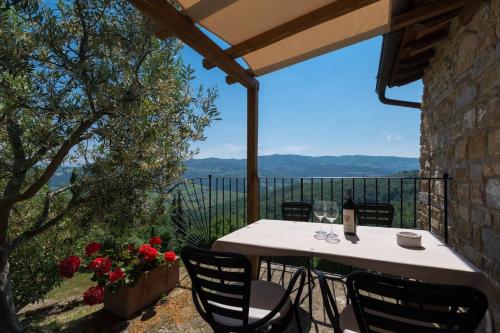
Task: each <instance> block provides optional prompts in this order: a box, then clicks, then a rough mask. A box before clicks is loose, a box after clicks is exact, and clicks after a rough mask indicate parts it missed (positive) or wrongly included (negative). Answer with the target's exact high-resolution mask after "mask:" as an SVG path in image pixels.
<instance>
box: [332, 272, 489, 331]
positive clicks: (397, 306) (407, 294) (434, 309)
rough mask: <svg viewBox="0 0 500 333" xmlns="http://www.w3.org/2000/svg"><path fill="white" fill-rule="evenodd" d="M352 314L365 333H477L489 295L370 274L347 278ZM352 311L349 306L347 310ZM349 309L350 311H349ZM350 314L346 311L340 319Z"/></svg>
mask: <svg viewBox="0 0 500 333" xmlns="http://www.w3.org/2000/svg"><path fill="white" fill-rule="evenodd" d="M347 289H348V295H349V298H350V300H351V306H352V310H351V311H350V312H351V316H352V313H354V316H355V318H356V321H357V323H358V325H359V331H356V328H354V329H352V328H351V330H354V331H356V332H361V333H369V332H382V331H383V332H409V333H412V332H419V333H427V332H429V333H431V332H432V333H438V332H455V333H465V332H468V333H470V332H474V331H475V329H476V328H477V326H478V325H479V323H480V322H481V320H482V318H483V317H484V314H485V312H486V310H487V309H488V301H487V299H486V296H484V294H483V293H481V292H480V291H478V290H477V289H474V288H471V287H462V286H451V285H440V284H431V283H426V282H419V281H413V280H407V279H402V278H398V277H388V276H384V275H380V274H374V273H368V272H354V273H352V274H350V275H349V276H348V277H347ZM347 308H349V307H347ZM347 308H346V309H347ZM348 312H349V311H346V310H344V311H343V312H342V313H341V314H340V315H338V312H337V313H335V315H337V318H339V326H340V328H341V329H345V326H343V324H342V322H343V318H342V317H347V314H348Z"/></svg>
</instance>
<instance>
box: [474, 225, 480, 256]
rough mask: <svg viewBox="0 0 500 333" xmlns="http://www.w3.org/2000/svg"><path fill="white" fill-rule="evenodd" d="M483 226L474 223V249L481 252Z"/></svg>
mask: <svg viewBox="0 0 500 333" xmlns="http://www.w3.org/2000/svg"><path fill="white" fill-rule="evenodd" d="M481 231H482V228H481V227H480V226H478V225H473V226H472V246H473V247H474V249H475V250H476V251H478V252H481V251H482V249H481V246H482V244H481V233H482V232H481Z"/></svg>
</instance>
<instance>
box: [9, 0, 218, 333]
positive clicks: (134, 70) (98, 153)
mask: <svg viewBox="0 0 500 333" xmlns="http://www.w3.org/2000/svg"><path fill="white" fill-rule="evenodd" d="M14 2H15V1H13V2H12V3H14ZM0 5H1V4H0ZM0 7H2V6H0ZM1 15H2V16H1V18H2V19H1V20H0V331H2V332H18V331H20V330H21V327H20V324H19V321H18V320H17V316H16V309H15V306H14V302H13V291H12V283H11V274H10V272H9V258H10V256H11V254H12V253H13V252H14V251H16V249H18V248H19V247H20V246H21V245H23V244H25V243H26V242H29V241H31V240H33V239H34V238H35V237H37V236H38V235H41V234H42V233H44V232H46V231H47V230H49V229H51V228H53V227H54V226H57V225H59V224H60V223H61V222H62V221H66V220H68V219H69V220H70V221H74V223H79V224H80V225H82V226H83V225H85V224H90V223H94V222H99V221H100V222H103V223H108V224H111V225H113V226H115V225H116V227H117V228H120V227H121V226H123V225H134V224H136V223H141V217H143V216H144V213H145V212H150V211H154V210H157V211H158V212H160V211H161V207H162V204H161V200H148V199H150V198H151V193H154V192H159V193H161V191H162V190H163V189H165V188H166V187H167V186H168V185H169V184H170V183H171V182H172V181H173V180H174V179H175V178H176V177H178V176H179V175H180V174H181V173H182V172H183V163H182V162H183V161H184V160H186V159H188V158H190V157H191V156H192V154H193V153H195V152H193V151H192V150H191V149H190V143H192V142H193V141H196V140H202V139H204V136H203V133H204V130H205V128H206V127H207V126H209V125H210V123H211V122H212V121H213V120H214V119H217V117H218V112H217V110H216V108H215V106H214V100H215V98H216V91H215V90H214V89H207V90H204V89H202V88H200V89H196V90H195V89H193V88H192V80H193V71H192V70H191V69H190V68H189V67H188V66H185V65H184V64H183V61H182V57H181V55H180V51H181V48H182V45H181V44H180V42H179V41H177V40H176V39H174V38H168V39H166V40H162V41H160V40H157V39H156V38H155V37H154V34H153V24H152V22H150V21H149V20H148V19H147V18H145V17H144V16H142V15H141V14H140V13H138V12H137V11H136V10H135V9H134V8H133V7H132V6H131V5H130V4H129V3H128V2H127V1H124V0H71V1H70V0H65V1H62V0H61V1H59V2H57V3H56V4H53V3H49V4H46V3H43V2H41V3H40V5H39V6H27V7H24V8H17V7H16V6H14V5H12V6H3V7H2V13H1ZM67 164H73V165H80V166H81V167H80V168H79V169H80V171H79V172H78V173H75V174H74V175H73V176H72V177H71V181H70V182H69V183H68V184H67V185H66V186H63V187H60V188H51V187H48V186H47V185H48V184H49V182H50V180H51V178H52V177H53V176H54V174H55V173H56V172H57V171H58V169H60V167H61V166H63V165H67ZM40 199H41V204H40V205H33V206H32V207H40V209H38V210H36V211H30V212H29V217H26V218H23V216H24V215H23V214H27V212H26V211H23V210H22V209H20V208H21V207H26V204H27V203H29V202H30V201H32V200H40ZM152 203H153V204H152ZM16 210H17V211H18V212H19V211H20V214H19V215H18V216H17V215H16V217H15V218H14V216H13V214H14V212H15V211H16Z"/></svg>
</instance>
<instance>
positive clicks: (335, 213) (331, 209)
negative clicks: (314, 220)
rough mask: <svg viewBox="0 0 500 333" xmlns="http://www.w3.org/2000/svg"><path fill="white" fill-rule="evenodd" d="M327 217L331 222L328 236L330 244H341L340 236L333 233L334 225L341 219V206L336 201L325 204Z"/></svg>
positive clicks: (327, 239)
mask: <svg viewBox="0 0 500 333" xmlns="http://www.w3.org/2000/svg"><path fill="white" fill-rule="evenodd" d="M325 217H326V219H327V220H328V222H330V233H329V234H327V235H326V241H327V242H328V243H333V244H337V243H339V242H340V239H339V238H338V235H337V234H336V233H334V232H333V223H334V222H335V220H336V219H337V218H338V217H339V206H338V205H337V202H336V201H327V202H325Z"/></svg>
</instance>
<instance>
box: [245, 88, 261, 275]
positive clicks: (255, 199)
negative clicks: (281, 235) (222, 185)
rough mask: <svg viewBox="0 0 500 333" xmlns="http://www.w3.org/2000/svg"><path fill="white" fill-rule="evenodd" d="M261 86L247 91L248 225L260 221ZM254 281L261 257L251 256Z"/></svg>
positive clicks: (257, 273)
mask: <svg viewBox="0 0 500 333" xmlns="http://www.w3.org/2000/svg"><path fill="white" fill-rule="evenodd" d="M258 130H259V86H258V85H257V87H254V88H248V89H247V180H248V182H247V224H250V223H253V222H255V221H257V220H258V219H259V210H260V205H259V169H258V164H257V155H258V145H259V131H258ZM248 259H249V260H250V263H251V265H252V279H254V280H257V279H258V278H259V268H260V267H259V262H260V261H259V257H258V256H249V257H248Z"/></svg>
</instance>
